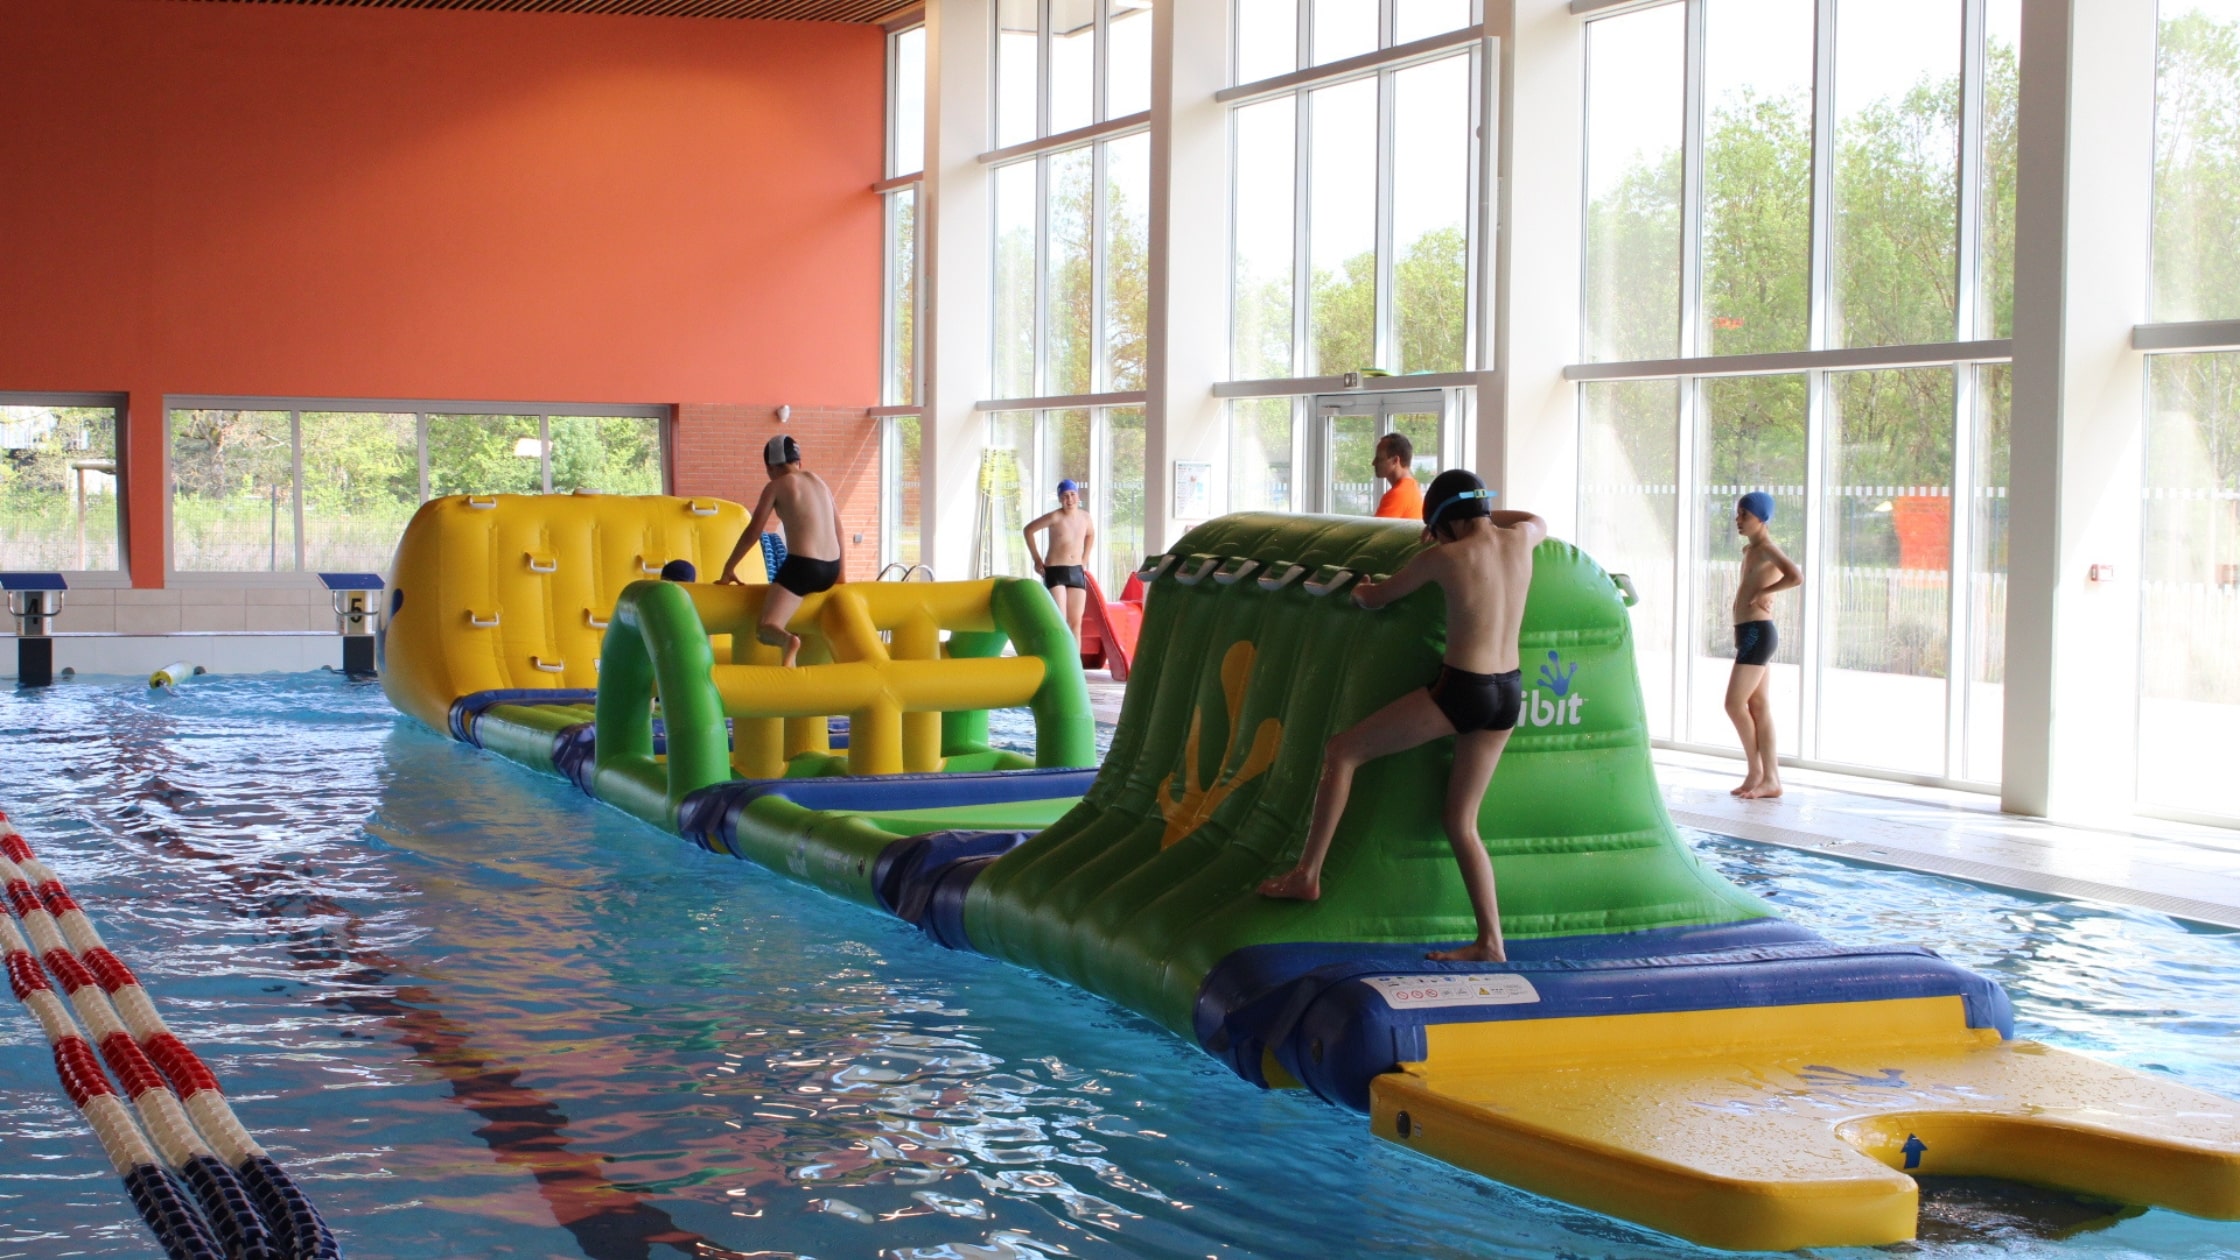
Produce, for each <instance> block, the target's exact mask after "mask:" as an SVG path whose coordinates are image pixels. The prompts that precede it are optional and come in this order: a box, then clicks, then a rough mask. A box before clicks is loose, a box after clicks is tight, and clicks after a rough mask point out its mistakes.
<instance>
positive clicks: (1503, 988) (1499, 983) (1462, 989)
mask: <svg viewBox="0 0 2240 1260" xmlns="http://www.w3.org/2000/svg"><path fill="white" fill-rule="evenodd" d="M1363 983H1365V984H1367V985H1368V986H1369V987H1370V988H1373V989H1375V990H1376V991H1377V992H1379V993H1381V994H1383V995H1384V1001H1385V1005H1387V1006H1390V1007H1392V1008H1393V1009H1395V1010H1399V1009H1403V1008H1407V1007H1418V1006H1517V1005H1521V1004H1523V1003H1526V1002H1537V1001H1539V1000H1540V991H1539V990H1538V989H1535V988H1533V987H1532V982H1531V981H1530V980H1527V979H1525V978H1524V977H1523V976H1520V975H1516V974H1513V973H1511V972H1506V971H1493V972H1480V973H1477V974H1472V975H1449V976H1370V977H1368V978H1367V979H1366V980H1364V981H1363Z"/></svg>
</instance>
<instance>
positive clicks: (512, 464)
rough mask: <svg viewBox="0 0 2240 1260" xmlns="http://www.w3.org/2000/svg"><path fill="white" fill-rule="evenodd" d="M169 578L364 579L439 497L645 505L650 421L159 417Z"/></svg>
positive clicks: (652, 465)
mask: <svg viewBox="0 0 2240 1260" xmlns="http://www.w3.org/2000/svg"><path fill="white" fill-rule="evenodd" d="M168 419H169V427H170V451H171V504H170V533H171V570H172V571H173V572H175V573H228V574H247V573H298V572H303V573H315V572H322V571H324V572H346V571H378V570H382V569H386V568H388V567H389V562H390V559H391V552H392V551H393V550H394V548H395V547H396V545H397V539H398V537H399V536H400V535H402V534H403V532H404V527H405V525H406V523H407V522H409V521H410V520H411V519H412V514H413V513H414V512H415V511H417V510H418V509H419V506H420V504H421V503H422V502H423V501H424V500H426V499H429V498H433V497H436V496H440V495H447V494H538V493H546V492H554V491H557V492H561V493H566V492H569V491H575V490H584V491H598V492H600V493H605V494H659V493H661V492H662V488H663V481H664V478H663V474H662V468H663V461H662V442H661V420H660V417H659V416H658V415H657V414H655V413H652V412H651V411H650V410H645V411H641V412H640V413H639V414H635V415H578V414H564V413H563V414H553V413H549V412H547V413H541V414H540V413H531V414H508V413H504V412H496V411H493V412H453V413H430V412H417V411H342V410H319V409H311V408H303V409H296V408H289V409H285V410H283V409H279V408H274V407H262V408H260V407H253V406H204V407H179V408H174V409H172V411H171V412H170V413H169V417H168Z"/></svg>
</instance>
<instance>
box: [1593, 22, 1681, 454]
mask: <svg viewBox="0 0 2240 1260" xmlns="http://www.w3.org/2000/svg"><path fill="white" fill-rule="evenodd" d="M1686 34H1687V9H1686V8H1685V6H1682V5H1677V4H1668V5H1664V6H1662V7H1660V8H1654V9H1643V10H1640V11H1638V12H1634V13H1628V14H1625V15H1623V16H1620V17H1615V18H1608V19H1605V20H1603V21H1600V22H1591V23H1589V24H1588V25H1587V64H1588V67H1589V68H1590V72H1591V73H1590V76H1589V78H1588V82H1587V120H1586V123H1587V125H1586V131H1587V222H1586V242H1587V258H1586V274H1587V282H1586V292H1585V294H1584V301H1585V310H1586V327H1585V330H1584V338H1583V340H1584V342H1585V345H1584V353H1585V356H1586V358H1587V359H1588V360H1589V361H1590V362H1593V361H1600V360H1605V359H1669V358H1672V357H1673V356H1675V355H1677V354H1679V353H1680V203H1681V197H1682V184H1681V159H1680V146H1681V144H1682V142H1683V140H1684V138H1685V136H1684V128H1683V127H1682V125H1681V123H1682V117H1683V115H1682V110H1683V109H1684V107H1685V95H1684V91H1683V72H1684V70H1685V68H1686V64H1687V59H1686V57H1685V55H1684V53H1685V51H1686ZM1590 412H1591V408H1590Z"/></svg>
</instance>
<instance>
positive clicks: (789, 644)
mask: <svg viewBox="0 0 2240 1260" xmlns="http://www.w3.org/2000/svg"><path fill="white" fill-rule="evenodd" d="M799 655H801V636H800V635H798V634H792V633H788V634H787V635H786V668H787V669H792V668H793V658H794V657H796V656H799Z"/></svg>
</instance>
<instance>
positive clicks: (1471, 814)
mask: <svg viewBox="0 0 2240 1260" xmlns="http://www.w3.org/2000/svg"><path fill="white" fill-rule="evenodd" d="M1492 498H1493V492H1492V491H1490V490H1488V489H1486V488H1485V483H1484V482H1483V481H1480V480H1479V479H1478V477H1477V475H1476V474H1474V473H1471V472H1468V471H1465V470H1463V469H1459V468H1457V469H1450V470H1448V471H1446V472H1443V473H1440V474H1439V475H1438V477H1437V478H1435V479H1433V481H1432V483H1431V488H1430V490H1428V491H1427V492H1425V494H1424V498H1423V536H1424V539H1425V540H1426V541H1428V542H1430V543H1432V544H1433V545H1432V546H1431V547H1429V548H1427V549H1425V550H1423V551H1420V552H1417V553H1416V554H1415V555H1414V556H1413V557H1412V558H1410V559H1409V561H1408V562H1407V563H1406V564H1404V565H1402V566H1401V567H1400V571H1399V572H1398V573H1395V574H1393V575H1392V576H1391V577H1390V578H1388V579H1386V580H1385V581H1382V582H1361V583H1358V584H1356V585H1355V586H1354V588H1353V602H1354V603H1356V604H1359V605H1360V606H1362V607H1363V608H1382V607H1384V606H1385V605H1387V604H1390V603H1392V602H1394V601H1395V600H1398V599H1400V598H1402V597H1403V596H1406V595H1408V594H1409V593H1410V592H1412V591H1414V590H1416V589H1417V588H1418V587H1421V586H1423V585H1424V584H1425V583H1429V582H1436V583H1438V584H1439V586H1440V587H1442V588H1443V589H1444V590H1445V591H1446V596H1447V653H1446V658H1445V660H1444V662H1443V663H1442V664H1441V665H1440V667H1439V676H1438V677H1437V679H1435V680H1434V681H1433V682H1432V684H1431V685H1430V686H1428V687H1426V688H1424V689H1423V690H1421V691H1411V692H1409V693H1408V694H1406V695H1404V696H1402V697H1400V698H1399V699H1397V700H1395V701H1393V702H1392V703H1390V704H1388V705H1386V706H1384V707H1383V708H1381V709H1379V710H1377V711H1376V712H1375V713H1372V714H1370V715H1369V716H1368V717H1366V718H1363V719H1362V720H1361V721H1360V722H1358V723H1356V724H1355V725H1353V726H1352V727H1349V728H1348V729H1346V730H1344V731H1341V732H1339V733H1338V735H1337V736H1336V737H1335V738H1333V739H1332V740H1331V741H1330V746H1329V749H1328V751H1327V752H1326V753H1325V755H1324V760H1323V767H1322V785H1321V787H1320V788H1319V789H1318V790H1317V791H1316V793H1315V798H1314V821H1313V823H1312V824H1311V825H1309V827H1308V828H1307V845H1306V849H1305V851H1303V852H1302V853H1300V855H1299V864H1298V865H1297V866H1295V867H1293V868H1292V869H1291V870H1289V871H1286V872H1285V873H1283V874H1282V875H1279V876H1277V877H1276V878H1274V879H1271V880H1269V881H1267V882H1266V883H1264V884H1262V885H1260V895H1261V896H1263V897H1281V898H1288V899H1293V900H1298V901H1313V900H1315V899H1317V898H1319V897H1320V896H1321V895H1322V862H1323V859H1324V858H1325V857H1326V856H1328V855H1329V852H1330V840H1331V837H1332V836H1334V835H1336V834H1337V830H1338V820H1339V818H1341V817H1342V816H1343V815H1344V814H1345V810H1346V798H1347V796H1348V795H1349V794H1350V793H1351V792H1352V790H1353V775H1354V771H1356V770H1358V769H1360V768H1361V766H1362V765H1363V764H1364V763H1366V762H1370V761H1374V760H1376V759H1377V758H1379V757H1385V756H1390V755H1391V754H1393V753H1396V752H1403V751H1405V750H1407V749H1410V748H1414V747H1417V746H1418V745H1421V744H1427V743H1429V742H1431V741H1432V740H1434V739H1438V738H1441V737H1442V736H1447V735H1452V736H1454V737H1455V742H1454V769H1453V771H1452V772H1451V773H1450V774H1449V775H1448V777H1447V799H1446V809H1445V814H1444V818H1443V822H1444V823H1445V826H1446V832H1447V842H1448V843H1449V844H1451V845H1452V846H1454V857H1455V862H1456V864H1457V865H1459V866H1460V867H1461V868H1462V883H1463V886H1464V887H1465V888H1467V889H1468V890H1469V892H1470V909H1471V911H1472V912H1473V913H1475V914H1476V916H1477V920H1478V937H1477V939H1476V940H1474V941H1472V942H1471V943H1470V944H1469V945H1466V946H1464V947H1462V948H1461V949H1450V950H1440V951H1437V952H1435V953H1431V954H1428V955H1425V956H1426V957H1428V958H1430V959H1431V960H1433V961H1435V962H1503V961H1506V960H1507V957H1508V954H1507V951H1506V950H1505V948H1504V947H1503V945H1502V941H1501V908H1500V905H1499V903H1498V901H1497V899H1496V897H1495V894H1494V883H1493V861H1492V859H1490V858H1488V857H1487V856H1486V849H1485V845H1484V843H1483V842H1482V841H1480V840H1479V838H1478V807H1479V805H1480V804H1481V803H1482V802H1483V801H1484V799H1485V794H1486V784H1487V783H1488V782H1490V781H1491V780H1492V778H1493V771H1494V767H1495V766H1497V765H1499V764H1500V761H1501V750H1502V749H1503V748H1506V747H1507V746H1508V743H1509V732H1510V730H1511V729H1512V728H1514V727H1515V726H1516V724H1517V712H1518V708H1519V704H1520V701H1521V700H1522V698H1523V694H1524V688H1523V676H1522V672H1521V670H1520V669H1519V668H1518V663H1517V632H1518V630H1519V629H1520V628H1522V626H1523V624H1524V601H1525V593H1526V591H1527V589H1528V588H1529V587H1530V586H1531V585H1532V549H1533V548H1534V547H1537V546H1539V545H1540V540H1541V539H1543V538H1545V537H1547V536H1548V525H1547V522H1545V521H1543V520H1541V519H1540V518H1539V517H1537V516H1534V515H1533V514H1532V513H1530V512H1496V511H1493V510H1492V503H1491V500H1492Z"/></svg>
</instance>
